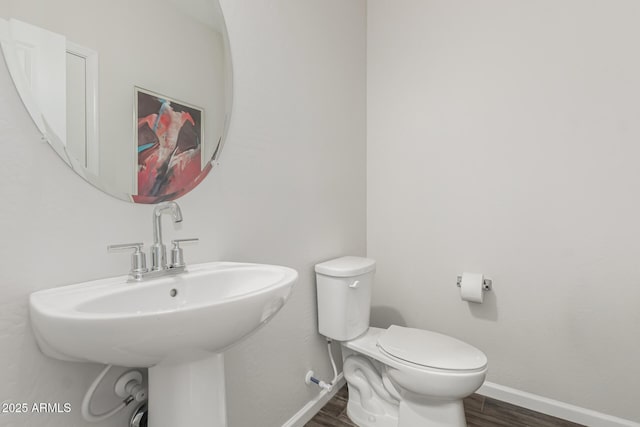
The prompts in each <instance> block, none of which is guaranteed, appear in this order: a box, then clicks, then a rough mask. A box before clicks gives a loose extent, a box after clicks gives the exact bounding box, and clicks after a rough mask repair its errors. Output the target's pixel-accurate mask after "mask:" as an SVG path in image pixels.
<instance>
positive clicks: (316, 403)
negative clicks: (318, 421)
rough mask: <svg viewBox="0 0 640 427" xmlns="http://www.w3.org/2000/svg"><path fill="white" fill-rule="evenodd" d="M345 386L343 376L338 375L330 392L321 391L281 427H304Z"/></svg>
mask: <svg viewBox="0 0 640 427" xmlns="http://www.w3.org/2000/svg"><path fill="white" fill-rule="evenodd" d="M345 384H346V381H345V379H344V376H343V375H342V374H340V375H338V379H337V380H336V385H335V386H334V387H333V390H331V392H328V391H326V390H322V391H321V392H320V393H318V395H317V396H316V397H315V398H313V399H312V400H310V401H309V402H307V404H306V405H304V406H303V407H302V408H301V409H300V410H299V411H298V412H296V414H295V415H294V416H293V417H291V418H290V419H289V421H287V422H286V423H284V424H283V425H282V427H304V425H305V424H306V423H308V422H309V421H310V420H311V418H313V417H314V415H316V414H317V413H318V412H319V411H320V409H322V407H323V406H324V405H326V404H327V402H328V401H330V400H331V398H332V397H333V396H334V395H335V394H336V393H337V392H338V390H340V389H341V388H342V386H343V385H345Z"/></svg>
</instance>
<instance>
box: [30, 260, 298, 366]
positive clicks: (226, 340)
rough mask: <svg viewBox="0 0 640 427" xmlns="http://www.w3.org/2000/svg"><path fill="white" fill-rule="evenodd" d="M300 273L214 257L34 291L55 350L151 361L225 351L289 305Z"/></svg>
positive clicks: (45, 346)
mask: <svg viewBox="0 0 640 427" xmlns="http://www.w3.org/2000/svg"><path fill="white" fill-rule="evenodd" d="M297 277H298V273H297V272H296V271H295V270H292V269H290V268H287V267H280V266H271V265H261V264H241V263H231V262H212V263H205V264H198V265H191V266H189V267H188V272H185V273H183V274H180V275H176V276H167V277H161V278H156V279H151V280H147V281H143V282H140V283H128V282H127V276H122V277H115V278H109V279H102V280H96V281H91V282H86V283H80V284H76V285H70V286H64V287H60V288H54V289H48V290H44V291H40V292H35V293H33V294H31V298H30V306H31V323H32V326H33V329H34V331H35V334H36V339H37V341H38V344H39V345H40V348H41V349H42V351H43V352H44V353H45V354H46V355H48V356H51V357H54V358H57V359H62V360H71V361H90V362H100V363H105V364H113V365H119V366H131V367H151V366H154V365H156V364H158V363H160V362H163V361H180V360H187V359H190V358H191V359H193V358H197V357H199V356H198V355H200V354H203V353H221V352H222V351H223V350H224V349H225V348H226V347H229V346H230V345H232V344H234V343H236V342H238V341H239V340H241V339H243V338H244V337H246V336H248V335H249V334H251V332H253V331H255V330H256V329H257V328H259V327H260V326H261V325H264V324H265V323H266V322H268V321H269V319H271V318H272V317H273V315H274V314H275V313H277V312H278V310H280V308H282V306H283V305H284V303H285V302H286V301H287V299H288V298H289V295H290V294H291V289H292V288H293V284H294V283H295V281H296V279H297Z"/></svg>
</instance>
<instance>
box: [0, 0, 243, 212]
mask: <svg viewBox="0 0 640 427" xmlns="http://www.w3.org/2000/svg"><path fill="white" fill-rule="evenodd" d="M0 18H3V19H1V20H0V41H1V44H2V52H3V54H4V57H5V60H6V62H7V66H8V68H9V71H10V72H11V75H12V78H13V80H14V83H15V85H16V88H17V89H18V92H19V93H20V96H21V98H22V100H23V102H24V104H25V107H26V108H27V110H28V111H29V114H30V115H31V116H32V118H33V119H34V122H35V123H36V125H37V126H38V128H39V129H40V131H41V132H42V134H43V136H44V137H45V138H46V139H47V141H49V143H50V145H51V147H52V148H53V149H54V150H55V151H56V152H57V153H58V154H59V156H60V157H61V158H62V159H63V160H64V161H65V162H66V163H67V164H68V165H69V166H71V167H72V168H73V170H74V171H75V172H76V173H78V175H80V176H81V177H83V178H84V179H86V180H87V181H89V182H90V183H91V184H93V185H95V186H96V187H98V188H99V189H101V190H103V191H105V192H107V193H109V194H111V195H113V196H115V197H117V198H119V199H122V200H128V201H133V202H137V203H157V202H160V201H163V200H172V199H175V198H178V197H180V196H181V195H183V194H185V193H186V192H188V191H190V190H191V189H192V188H194V187H195V186H196V185H198V183H200V182H201V181H202V180H203V179H204V177H205V176H206V175H207V174H208V172H209V171H210V170H211V169H212V167H213V165H215V164H216V162H217V159H218V158H219V156H220V152H221V149H222V145H223V143H224V137H225V134H226V129H227V126H228V122H229V118H230V113H231V99H232V81H231V78H232V76H231V72H232V70H231V55H230V48H229V41H228V36H227V32H226V26H225V23H224V19H223V15H222V11H221V9H220V5H219V3H218V1H217V0H155V1H150V0H137V1H135V2H130V1H127V0H110V1H106V0H98V1H93V2H87V1H84V0H58V1H55V2H51V1H48V0H0Z"/></svg>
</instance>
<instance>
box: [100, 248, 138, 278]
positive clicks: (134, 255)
mask: <svg viewBox="0 0 640 427" xmlns="http://www.w3.org/2000/svg"><path fill="white" fill-rule="evenodd" d="M143 246H144V244H143V243H122V244H119V245H109V246H107V250H108V251H109V252H121V251H125V250H127V249H133V250H134V251H133V253H132V254H131V271H130V273H131V275H132V276H134V277H138V276H139V275H140V274H142V273H146V272H147V271H148V270H147V257H146V256H145V254H144V252H142V247H143Z"/></svg>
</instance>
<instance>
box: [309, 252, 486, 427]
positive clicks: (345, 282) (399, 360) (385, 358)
mask: <svg viewBox="0 0 640 427" xmlns="http://www.w3.org/2000/svg"><path fill="white" fill-rule="evenodd" d="M375 266H376V264H375V261H374V260H372V259H368V258H360V257H351V256H347V257H342V258H337V259H334V260H331V261H327V262H323V263H321V264H317V265H316V267H315V270H316V278H317V290H318V326H319V331H320V333H321V334H322V335H324V336H326V337H328V338H331V339H334V340H337V341H341V342H342V357H343V366H344V368H343V369H344V376H345V378H346V380H347V384H348V386H349V403H348V406H347V414H348V415H349V418H351V420H352V421H353V422H355V423H356V424H357V425H358V426H360V427H374V426H375V427H466V425H467V424H466V421H465V417H464V408H463V406H462V399H463V398H464V397H466V396H468V395H470V394H472V393H473V392H474V391H476V390H477V389H478V388H479V387H480V386H481V385H482V383H483V382H484V378H485V375H486V373H487V357H486V356H485V355H484V353H483V352H482V351H480V350H478V349H477V348H475V347H473V346H471V345H469V344H466V343H464V342H462V341H459V340H457V339H455V338H452V337H449V336H446V335H442V334H439V333H436V332H430V331H425V330H421V329H412V328H405V327H401V326H395V325H394V326H391V327H389V328H388V329H380V328H373V327H369V313H370V304H371V288H372V286H373V274H374V272H375Z"/></svg>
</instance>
